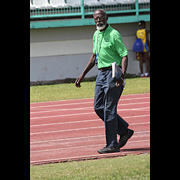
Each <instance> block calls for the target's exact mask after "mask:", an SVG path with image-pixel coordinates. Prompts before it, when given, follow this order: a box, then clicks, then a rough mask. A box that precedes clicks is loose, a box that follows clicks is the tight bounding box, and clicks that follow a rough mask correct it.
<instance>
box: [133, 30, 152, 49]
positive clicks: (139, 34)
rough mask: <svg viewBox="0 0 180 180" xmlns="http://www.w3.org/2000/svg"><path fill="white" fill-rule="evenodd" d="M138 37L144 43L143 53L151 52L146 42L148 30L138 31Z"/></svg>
mask: <svg viewBox="0 0 180 180" xmlns="http://www.w3.org/2000/svg"><path fill="white" fill-rule="evenodd" d="M136 36H137V38H140V39H141V40H142V43H143V45H144V49H143V52H147V51H149V49H148V47H147V42H146V30H145V29H139V30H137V33H136Z"/></svg>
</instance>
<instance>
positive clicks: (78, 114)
mask: <svg viewBox="0 0 180 180" xmlns="http://www.w3.org/2000/svg"><path fill="white" fill-rule="evenodd" d="M149 109H150V107H143V108H129V109H119V110H118V111H149ZM87 114H96V113H95V112H94V111H93V112H86V113H75V114H70V113H68V114H61V115H56V116H40V117H30V120H33V119H38V120H39V119H45V118H56V117H65V116H81V115H87Z"/></svg>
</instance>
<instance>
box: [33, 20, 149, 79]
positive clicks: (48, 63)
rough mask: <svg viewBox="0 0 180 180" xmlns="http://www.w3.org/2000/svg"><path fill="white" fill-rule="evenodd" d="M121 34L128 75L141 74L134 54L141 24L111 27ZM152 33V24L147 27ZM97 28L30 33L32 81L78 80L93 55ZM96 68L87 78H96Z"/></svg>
mask: <svg viewBox="0 0 180 180" xmlns="http://www.w3.org/2000/svg"><path fill="white" fill-rule="evenodd" d="M111 26H112V27H113V28H115V29H116V30H118V31H119V32H120V34H121V36H122V39H123V42H124V44H125V46H126V47H127V49H128V52H129V56H128V57H129V64H128V70H127V73H130V74H138V73H139V62H138V61H137V60H136V54H135V53H134V52H133V51H132V46H133V43H134V41H135V39H136V37H135V34H136V31H137V29H138V23H129V24H116V25H111ZM147 29H149V23H147ZM94 31H95V26H85V27H67V28H49V29H31V30H30V81H31V82H36V81H50V80H58V79H66V78H76V77H78V76H79V75H80V74H81V73H82V71H83V69H84V68H85V66H86V65H87V62H88V61H89V58H90V56H91V54H92V50H93V41H92V37H93V34H94ZM97 73H98V70H97V67H94V68H93V69H92V70H91V71H90V72H89V73H88V74H87V75H86V77H92V76H96V75H97Z"/></svg>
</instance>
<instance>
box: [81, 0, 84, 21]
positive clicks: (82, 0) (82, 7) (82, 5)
mask: <svg viewBox="0 0 180 180" xmlns="http://www.w3.org/2000/svg"><path fill="white" fill-rule="evenodd" d="M81 18H82V19H84V0H81Z"/></svg>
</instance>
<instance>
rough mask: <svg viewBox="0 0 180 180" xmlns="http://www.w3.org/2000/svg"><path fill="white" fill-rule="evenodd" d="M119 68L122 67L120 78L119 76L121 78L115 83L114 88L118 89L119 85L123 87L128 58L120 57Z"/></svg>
mask: <svg viewBox="0 0 180 180" xmlns="http://www.w3.org/2000/svg"><path fill="white" fill-rule="evenodd" d="M121 67H122V76H121V78H120V79H119V80H118V81H117V82H116V86H117V87H118V86H119V85H121V86H122V85H123V82H124V78H125V74H126V71H127V67H128V56H124V57H122V61H121Z"/></svg>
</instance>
